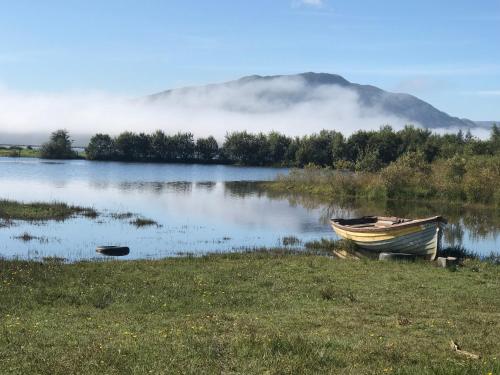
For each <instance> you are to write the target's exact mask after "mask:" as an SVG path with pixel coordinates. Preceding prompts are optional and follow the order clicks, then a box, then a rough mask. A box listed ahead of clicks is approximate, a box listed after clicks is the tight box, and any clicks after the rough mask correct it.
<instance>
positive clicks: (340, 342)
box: [0, 250, 500, 374]
mask: <svg viewBox="0 0 500 375" xmlns="http://www.w3.org/2000/svg"><path fill="white" fill-rule="evenodd" d="M499 290H500V267H498V266H495V265H492V264H489V263H486V262H477V261H471V260H468V261H466V262H465V266H464V267H460V268H458V269H457V270H455V271H454V272H452V271H450V270H446V269H439V268H436V267H434V266H432V265H431V264H430V263H420V262H416V263H390V262H376V261H364V260H362V261H355V260H348V261H341V260H334V259H331V258H328V257H324V256H316V255H310V254H309V255H306V254H304V255H297V253H292V252H287V251H285V250H282V251H279V252H266V251H257V252H254V253H244V254H228V255H211V256H205V257H200V258H197V257H186V258H173V259H166V260H157V261H126V262H123V261H122V262H120V261H109V262H82V263H75V264H64V263H61V262H60V261H57V260H47V261H46V262H44V263H36V262H25V261H7V260H3V261H0V363H1V366H0V372H1V373H2V374H148V373H153V374H171V373H182V374H206V373H208V374H220V373H240V374H263V373H270V374H317V373H331V374H339V373H342V374H377V373H378V374H488V373H490V372H491V373H494V374H497V373H499V372H500V333H499V332H500V319H499V316H500V298H499V294H498V291H499ZM450 340H455V341H456V342H457V343H459V344H460V345H461V347H462V349H463V350H466V351H469V352H473V353H478V354H480V355H481V359H479V360H471V359H467V358H465V357H462V356H460V355H459V354H457V353H456V352H453V351H452V350H451V349H450V346H449V342H450Z"/></svg>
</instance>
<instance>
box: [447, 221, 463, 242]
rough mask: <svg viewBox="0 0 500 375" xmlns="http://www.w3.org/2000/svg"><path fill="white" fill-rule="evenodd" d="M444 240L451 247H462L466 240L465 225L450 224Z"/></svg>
mask: <svg viewBox="0 0 500 375" xmlns="http://www.w3.org/2000/svg"><path fill="white" fill-rule="evenodd" d="M444 239H445V241H446V242H447V243H448V244H450V246H459V245H462V243H463V239H464V229H463V225H462V224H459V223H448V225H447V226H446V229H445V231H444Z"/></svg>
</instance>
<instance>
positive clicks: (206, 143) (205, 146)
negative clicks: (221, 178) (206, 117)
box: [196, 136, 219, 161]
mask: <svg viewBox="0 0 500 375" xmlns="http://www.w3.org/2000/svg"><path fill="white" fill-rule="evenodd" d="M218 154H219V145H218V144H217V141H216V140H215V138H214V137H212V136H210V137H208V138H198V139H197V140H196V156H197V157H198V158H199V159H201V160H204V161H210V160H213V159H214V158H215V157H216V156H217V155H218Z"/></svg>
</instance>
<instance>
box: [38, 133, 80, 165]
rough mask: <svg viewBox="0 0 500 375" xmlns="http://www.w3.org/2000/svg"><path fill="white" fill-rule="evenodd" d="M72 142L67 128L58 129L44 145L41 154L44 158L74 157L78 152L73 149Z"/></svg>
mask: <svg viewBox="0 0 500 375" xmlns="http://www.w3.org/2000/svg"><path fill="white" fill-rule="evenodd" d="M72 143H73V141H72V140H71V139H70V136H69V133H68V131H67V130H57V131H55V132H53V133H52V134H51V136H50V140H49V141H48V142H46V143H44V144H43V145H42V148H41V150H40V156H41V157H42V158H44V159H74V158H76V157H77V156H78V154H77V153H76V152H75V151H73V149H72V147H71V145H72Z"/></svg>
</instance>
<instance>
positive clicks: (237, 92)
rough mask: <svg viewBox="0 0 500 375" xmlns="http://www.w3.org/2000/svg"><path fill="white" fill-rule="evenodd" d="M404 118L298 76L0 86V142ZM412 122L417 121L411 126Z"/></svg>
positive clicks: (338, 126)
mask: <svg viewBox="0 0 500 375" xmlns="http://www.w3.org/2000/svg"><path fill="white" fill-rule="evenodd" d="M407 123H409V121H408V120H406V119H404V118H398V117H394V116H391V115H389V114H387V113H384V112H383V111H382V110H381V109H380V108H377V107H363V106H361V105H360V104H359V101H358V96H357V94H356V93H355V92H354V91H351V90H350V89H346V88H342V87H340V86H335V85H328V86H326V85H323V86H309V85H307V83H306V82H305V81H303V80H302V79H300V78H298V77H293V78H292V77H279V78H274V79H270V80H266V81H252V80H240V81H235V82H232V83H228V84H224V85H209V86H203V87H197V88H185V89H179V90H173V91H171V92H169V93H166V94H164V95H158V96H154V97H146V98H140V99H137V98H134V99H131V98H129V97H124V96H120V95H112V94H107V93H102V92H99V93H95V92H94V93H66V94H48V93H21V92H16V91H12V90H8V89H1V90H0V143H19V144H28V143H32V144H36V143H40V142H43V141H45V140H46V139H47V137H48V135H49V133H50V132H52V131H54V130H56V129H60V128H64V129H67V130H68V131H69V132H70V133H71V135H72V136H73V138H74V139H75V140H76V142H75V144H77V145H85V144H86V142H87V141H88V139H89V137H90V136H91V135H92V134H95V133H98V132H100V133H109V134H112V135H116V134H118V133H120V132H122V131H126V130H129V131H134V132H153V131H155V130H157V129H162V130H164V131H165V132H166V133H175V132H178V131H190V132H192V133H193V134H194V135H195V137H200V136H207V135H214V136H215V137H216V138H217V139H218V140H222V139H223V138H224V135H225V134H226V133H227V132H230V131H235V130H248V131H250V132H269V131H271V130H276V131H279V132H282V133H285V134H287V135H292V136H295V135H305V134H311V133H314V132H318V131H320V130H321V129H335V130H338V131H341V132H343V133H344V134H350V133H352V132H354V131H356V130H359V129H378V128H379V127H380V126H381V125H383V124H391V125H392V126H393V127H394V128H395V129H399V128H401V127H402V126H404V125H405V124H407ZM415 125H418V124H415Z"/></svg>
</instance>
